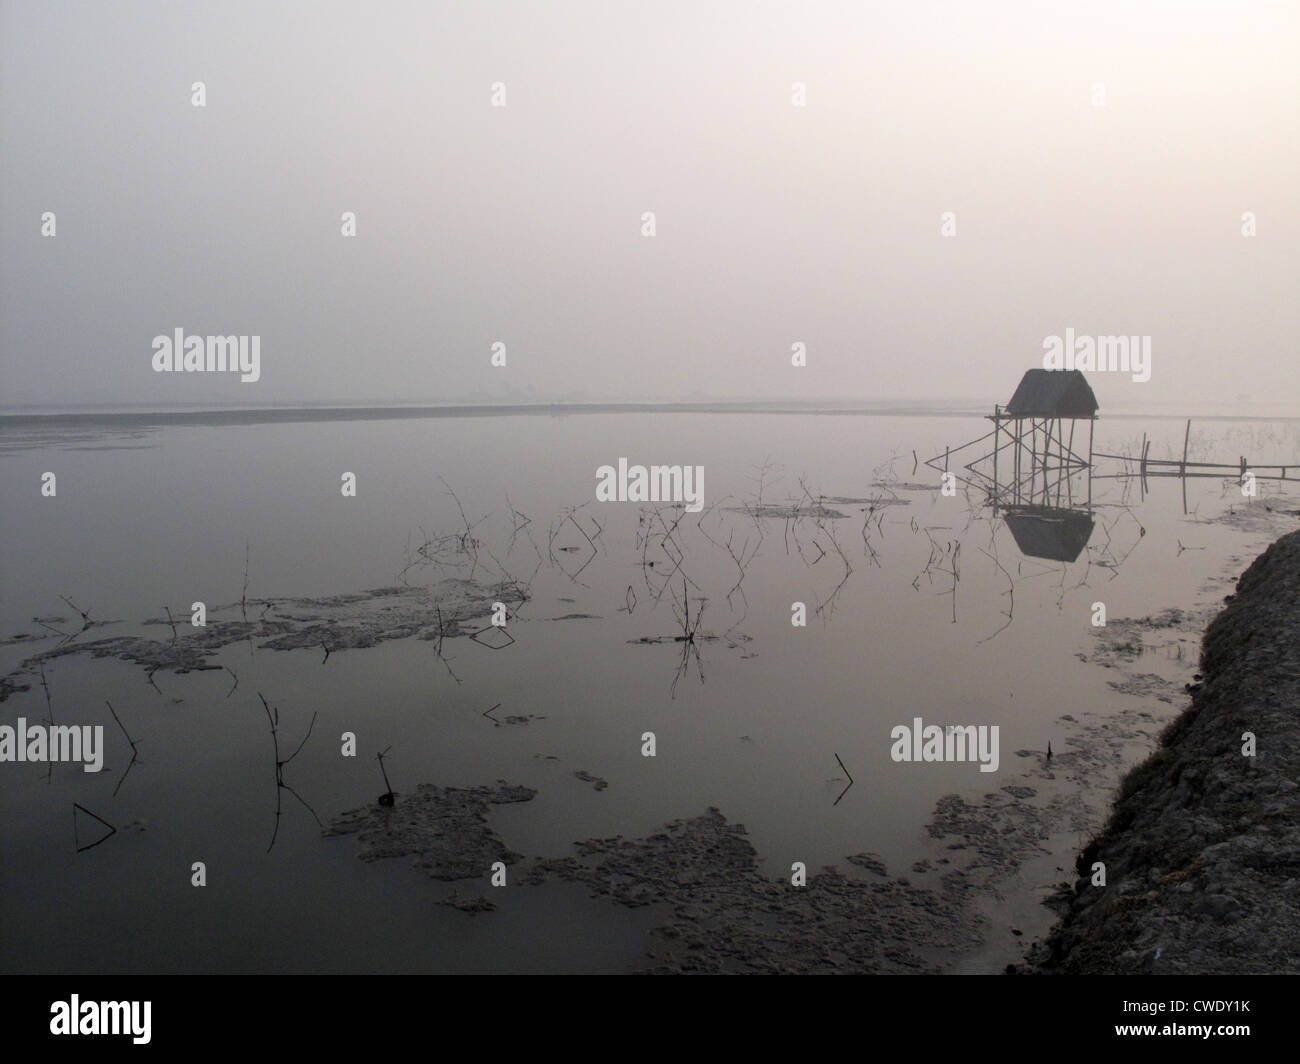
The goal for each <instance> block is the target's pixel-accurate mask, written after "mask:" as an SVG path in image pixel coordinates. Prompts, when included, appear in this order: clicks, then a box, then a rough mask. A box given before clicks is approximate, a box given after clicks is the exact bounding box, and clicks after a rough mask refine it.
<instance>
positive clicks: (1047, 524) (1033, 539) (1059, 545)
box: [1002, 506, 1093, 562]
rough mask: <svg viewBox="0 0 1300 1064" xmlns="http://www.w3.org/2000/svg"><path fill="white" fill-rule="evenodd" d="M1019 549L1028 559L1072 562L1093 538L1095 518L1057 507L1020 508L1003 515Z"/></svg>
mask: <svg viewBox="0 0 1300 1064" xmlns="http://www.w3.org/2000/svg"><path fill="white" fill-rule="evenodd" d="M1002 519H1003V520H1004V521H1006V523H1007V528H1009V529H1011V535H1012V536H1013V537H1014V538H1015V541H1016V546H1017V547H1019V548H1020V553H1021V554H1023V555H1024V556H1025V557H1026V558H1045V559H1046V560H1048V561H1053V562H1072V561H1074V560H1075V559H1077V558H1078V557H1079V555H1080V554H1082V553H1083V548H1084V547H1086V546H1087V545H1088V540H1090V539H1091V538H1092V529H1093V521H1092V515H1091V514H1090V513H1088V512H1087V511H1086V510H1062V509H1058V508H1056V507H1054V506H1017V507H1015V508H1013V509H1009V510H1007V512H1006V513H1005V514H1003V518H1002Z"/></svg>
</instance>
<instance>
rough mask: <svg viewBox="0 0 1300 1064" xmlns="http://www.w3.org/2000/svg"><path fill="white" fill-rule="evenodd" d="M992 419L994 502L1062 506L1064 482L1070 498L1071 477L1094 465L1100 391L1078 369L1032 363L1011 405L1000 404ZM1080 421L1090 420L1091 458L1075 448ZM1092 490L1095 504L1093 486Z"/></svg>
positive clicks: (1089, 452) (1089, 451) (1015, 504)
mask: <svg viewBox="0 0 1300 1064" xmlns="http://www.w3.org/2000/svg"><path fill="white" fill-rule="evenodd" d="M989 420H990V421H992V422H993V441H994V442H993V452H992V456H991V457H992V459H993V485H994V489H993V491H994V498H993V504H994V505H995V506H996V505H998V503H999V502H1001V503H1002V505H1004V506H1017V505H1027V506H1060V505H1061V501H1062V500H1061V492H1062V489H1063V488H1064V489H1065V490H1066V492H1067V502H1068V501H1069V499H1068V494H1069V480H1070V477H1072V476H1073V475H1074V474H1075V473H1079V472H1082V471H1083V470H1085V469H1088V468H1090V467H1091V465H1092V433H1093V428H1094V426H1095V425H1096V421H1097V397H1096V396H1095V395H1093V394H1092V388H1091V387H1089V385H1088V382H1087V380H1085V379H1084V376H1083V374H1082V373H1080V372H1079V371H1078V370H1077V369H1072V370H1051V369H1031V370H1029V372H1027V373H1026V374H1025V375H1024V377H1022V378H1021V380H1020V386H1019V387H1018V388H1017V389H1016V393H1015V395H1013V396H1012V397H1011V402H1009V403H1007V405H1006V409H1005V410H1004V409H1002V408H1001V407H994V408H993V413H992V414H990V415H989ZM1080 421H1087V422H1088V457H1087V458H1086V459H1084V458H1083V457H1082V456H1081V455H1079V454H1077V453H1076V452H1075V450H1074V433H1075V428H1076V427H1077V425H1078V422H1080ZM1067 432H1068V435H1067ZM1080 446H1082V441H1081V442H1080ZM986 457H987V456H986ZM1088 496H1089V506H1090V507H1091V501H1092V492H1091V490H1089V493H1088Z"/></svg>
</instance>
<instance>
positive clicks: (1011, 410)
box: [1006, 369, 1097, 418]
mask: <svg viewBox="0 0 1300 1064" xmlns="http://www.w3.org/2000/svg"><path fill="white" fill-rule="evenodd" d="M1006 413H1008V414H1010V415H1011V416H1012V417H1067V418H1084V417H1089V418H1090V417H1096V416H1097V397H1096V396H1095V395H1093V394H1092V388H1091V387H1090V386H1089V384H1088V382H1087V380H1086V379H1084V376H1083V374H1082V373H1081V372H1079V371H1078V370H1077V369H1031V370H1029V371H1028V372H1027V373H1026V374H1025V375H1024V376H1023V377H1022V378H1021V379H1020V386H1019V387H1018V388H1017V389H1016V394H1015V395H1013V396H1012V397H1011V402H1009V403H1007V406H1006Z"/></svg>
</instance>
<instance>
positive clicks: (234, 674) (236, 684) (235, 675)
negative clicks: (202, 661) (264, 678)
mask: <svg viewBox="0 0 1300 1064" xmlns="http://www.w3.org/2000/svg"><path fill="white" fill-rule="evenodd" d="M222 668H223V669H225V670H226V672H228V673H230V675H231V676H233V677H234V678H235V682H234V683H233V684H231V685H230V690H229V691H227V692H226V697H227V698H229V697H230V696H231V695H233V694H234V693H235V688H236V687H238V686H239V673H237V672H235V670H234V669H232V668H231V667H230V666H229V665H223V666H222Z"/></svg>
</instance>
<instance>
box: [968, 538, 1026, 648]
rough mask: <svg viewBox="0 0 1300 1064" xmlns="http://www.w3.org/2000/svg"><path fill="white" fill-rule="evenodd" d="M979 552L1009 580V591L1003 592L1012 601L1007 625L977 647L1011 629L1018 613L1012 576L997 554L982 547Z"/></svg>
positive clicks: (986, 637) (1008, 611)
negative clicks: (989, 559)
mask: <svg viewBox="0 0 1300 1064" xmlns="http://www.w3.org/2000/svg"><path fill="white" fill-rule="evenodd" d="M979 551H980V553H981V554H983V555H985V556H986V557H988V558H992V559H993V564H994V565H996V566H997V567H998V570H999V571H1000V572H1001V573H1002V575H1003V576H1005V577H1006V578H1007V589H1006V591H1004V592H1003V594H1004V595H1007V596H1009V599H1010V601H1009V604H1008V606H1007V623H1006V624H1004V625H1003V626H1002V627H1001V628H999V629H998V630H997V631H996V632H994V633H993V634H992V635H987V636H985V637H984V638H983V639H981V640H980V641H979V643H976V644H975V645H976V646H979V645H980V643H987V642H988V641H989V640H990V639H993V638H995V637H996V636H999V635H1001V634H1002V633H1003V632H1005V631H1006V630H1007V629H1008V628H1010V627H1011V620H1012V618H1013V617H1014V615H1015V612H1016V582H1015V581H1014V580H1012V579H1011V574H1010V573H1009V572H1007V570H1006V568H1005V567H1004V566H1003V565H1002V562H1001V561H999V560H998V556H997V555H996V554H990V553H989V552H988V551H986V550H985V549H984V548H983V547H980V548H979Z"/></svg>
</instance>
